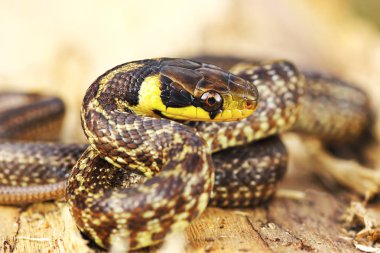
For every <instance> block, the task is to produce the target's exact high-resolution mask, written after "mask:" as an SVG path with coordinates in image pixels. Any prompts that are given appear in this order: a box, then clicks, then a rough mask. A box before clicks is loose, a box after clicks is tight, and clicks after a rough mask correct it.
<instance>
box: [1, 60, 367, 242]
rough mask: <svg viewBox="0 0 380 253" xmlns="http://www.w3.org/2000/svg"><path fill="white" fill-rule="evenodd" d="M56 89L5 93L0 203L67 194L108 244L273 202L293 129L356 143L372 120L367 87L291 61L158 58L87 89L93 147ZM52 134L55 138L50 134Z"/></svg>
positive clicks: (116, 71) (162, 234) (122, 68)
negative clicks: (68, 123)
mask: <svg viewBox="0 0 380 253" xmlns="http://www.w3.org/2000/svg"><path fill="white" fill-rule="evenodd" d="M64 111H65V109H64V104H63V102H62V101H61V100H60V99H59V98H57V97H50V96H45V95H40V94H30V93H29V94H24V93H12V92H3V93H1V94H0V140H1V141H0V184H1V186H0V203H1V204H3V205H21V204H27V203H33V202H37V201H45V200H50V199H57V198H59V197H63V196H65V198H66V201H67V203H68V205H69V209H70V213H71V215H72V217H73V218H74V220H75V223H76V225H77V227H78V228H79V230H80V231H81V232H83V233H84V234H85V235H87V236H88V237H89V238H90V239H91V240H93V241H94V242H95V243H96V244H97V245H98V246H100V247H103V248H110V247H112V245H114V244H115V243H118V242H120V241H123V242H127V245H128V248H129V249H139V248H143V247H148V246H152V245H156V244H158V243H161V242H162V241H163V240H164V239H165V238H166V237H167V236H168V235H170V234H172V233H175V232H177V231H182V230H184V229H185V228H186V227H187V226H188V225H189V224H190V223H191V222H192V221H193V220H194V219H195V218H197V217H198V216H199V215H200V214H201V213H203V211H204V210H205V209H206V207H207V206H208V205H215V206H219V207H230V208H236V207H252V206H256V205H258V204H260V203H262V202H265V201H267V200H268V199H270V198H271V197H272V196H273V194H274V192H275V190H276V185H277V184H278V182H279V181H280V180H281V179H282V178H283V176H284V174H285V172H286V167H287V162H288V152H287V150H286V148H285V145H284V144H283V142H282V141H281V139H280V135H281V133H284V132H286V131H293V132H297V133H300V134H305V135H313V136H316V137H318V138H320V139H321V140H323V141H326V142H331V143H340V144H342V145H346V146H349V145H351V144H352V143H354V142H355V141H356V140H358V139H360V138H361V136H362V135H363V133H364V132H365V131H366V129H367V128H368V127H370V122H372V118H373V114H372V111H371V106H370V102H369V99H368V96H367V94H366V93H365V92H364V91H362V90H360V89H359V88H357V87H356V86H354V85H351V84H349V83H348V82H345V81H342V80H340V79H338V78H336V77H333V76H330V75H326V74H320V73H317V72H311V71H300V70H298V69H297V68H296V67H295V65H294V64H292V63H291V62H289V61H286V60H276V61H253V60H245V59H231V58H220V57H207V58H196V59H182V58H155V59H146V60H139V61H132V62H128V63H125V64H121V65H118V66H116V67H114V68H112V69H110V70H108V71H106V72H105V73H104V74H102V75H101V76H99V77H98V78H97V79H96V80H95V81H94V82H93V83H92V84H91V85H90V86H89V88H88V90H87V91H86V94H85V96H84V99H83V103H82V107H81V122H82V128H83V130H84V133H85V135H86V137H87V139H88V143H89V144H67V143H57V142H55V141H50V142H49V140H52V139H53V140H54V138H55V139H56V137H55V136H56V134H57V132H58V131H59V129H60V127H61V123H62V118H63V115H64ZM47 141H48V142H47Z"/></svg>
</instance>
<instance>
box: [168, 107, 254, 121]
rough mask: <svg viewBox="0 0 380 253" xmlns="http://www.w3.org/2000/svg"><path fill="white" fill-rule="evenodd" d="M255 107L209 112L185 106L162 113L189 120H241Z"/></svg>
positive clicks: (171, 117) (176, 118)
mask: <svg viewBox="0 0 380 253" xmlns="http://www.w3.org/2000/svg"><path fill="white" fill-rule="evenodd" d="M254 111H255V109H254V108H253V109H225V110H220V111H217V112H216V113H214V114H213V112H207V111H205V110H203V109H202V108H200V107H193V106H188V107H183V108H171V107H169V108H167V109H166V111H163V112H161V114H162V115H163V116H165V117H167V118H170V119H174V120H187V121H215V122H225V121H236V120H241V119H244V118H246V117H248V116H249V115H251V114H252V113H253V112H254Z"/></svg>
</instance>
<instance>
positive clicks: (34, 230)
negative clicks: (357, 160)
mask: <svg viewBox="0 0 380 253" xmlns="http://www.w3.org/2000/svg"><path fill="white" fill-rule="evenodd" d="M288 145H291V146H292V143H290V144H288ZM313 166H318V165H313ZM296 167H297V166H296V165H295V164H294V162H292V164H291V171H289V173H288V175H287V177H286V179H285V181H284V182H283V183H282V184H281V187H280V188H281V189H288V190H289V189H293V190H296V191H297V192H298V193H304V196H303V197H302V194H301V197H299V198H298V197H297V195H296V198H291V197H282V196H278V197H275V198H274V199H273V200H272V201H270V202H269V203H267V204H265V205H263V206H260V207H257V208H247V209H228V210H223V209H220V208H215V207H210V208H208V209H207V210H206V212H205V213H204V214H202V215H201V217H200V218H199V219H197V220H196V221H194V223H193V224H192V225H191V226H190V227H189V228H188V229H187V230H186V233H185V235H177V236H176V235H174V236H171V237H170V238H169V240H168V242H166V243H165V244H164V245H163V246H162V247H155V248H154V249H151V250H148V251H152V252H156V251H158V252H357V250H356V249H355V247H354V245H353V244H352V237H349V236H348V234H347V233H346V232H344V229H343V228H344V227H343V224H342V222H341V221H340V219H341V215H342V213H343V211H344V209H345V208H346V207H347V206H348V202H347V201H345V199H346V196H347V193H346V192H345V191H343V190H342V191H341V192H338V193H337V194H331V193H329V192H327V191H326V190H324V188H323V187H322V185H321V184H320V181H318V180H316V178H315V176H314V175H313V173H312V172H311V171H310V170H305V168H296ZM0 213H1V217H2V220H1V221H0V225H1V227H0V240H1V242H2V244H1V245H0V249H1V252H97V251H99V249H95V248H93V247H89V246H88V241H86V240H84V239H83V238H82V237H81V235H80V234H79V232H78V230H77V229H76V227H75V225H74V224H73V220H72V218H71V216H70V214H69V212H68V208H67V205H66V204H65V203H64V201H62V200H61V201H56V202H49V203H40V204H33V205H30V206H26V207H23V208H17V207H0ZM173 248H174V249H173Z"/></svg>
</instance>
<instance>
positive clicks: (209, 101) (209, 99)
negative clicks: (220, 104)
mask: <svg viewBox="0 0 380 253" xmlns="http://www.w3.org/2000/svg"><path fill="white" fill-rule="evenodd" d="M206 102H207V104H208V105H210V106H212V105H213V104H215V103H216V99H215V98H214V97H209V98H207V101H206Z"/></svg>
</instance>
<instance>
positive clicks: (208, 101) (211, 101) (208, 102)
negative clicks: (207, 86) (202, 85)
mask: <svg viewBox="0 0 380 253" xmlns="http://www.w3.org/2000/svg"><path fill="white" fill-rule="evenodd" d="M201 104H202V107H203V109H204V110H206V111H208V112H212V111H216V110H219V109H220V108H221V107H222V105H223V98H222V96H221V95H220V94H219V93H218V92H216V91H207V92H205V93H203V94H202V96H201Z"/></svg>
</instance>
